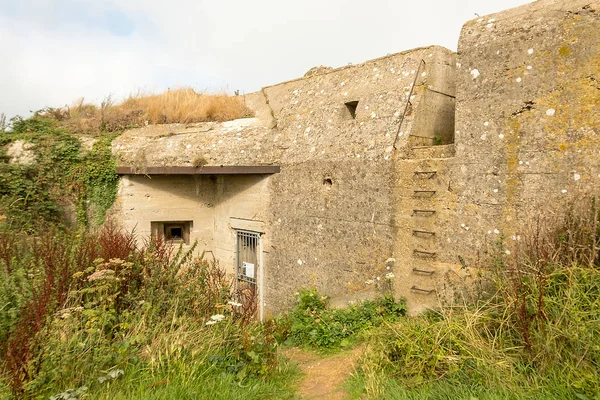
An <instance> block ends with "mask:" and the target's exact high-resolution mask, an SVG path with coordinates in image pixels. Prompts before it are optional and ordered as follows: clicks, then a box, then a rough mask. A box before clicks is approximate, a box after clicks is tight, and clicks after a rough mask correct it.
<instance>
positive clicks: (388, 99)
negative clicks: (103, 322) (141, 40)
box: [113, 0, 600, 314]
mask: <svg viewBox="0 0 600 400" xmlns="http://www.w3.org/2000/svg"><path fill="white" fill-rule="evenodd" d="M599 10H600V5H599V2H598V1H597V0H596V1H589V0H586V1H580V0H576V1H555V0H539V1H537V2H534V3H531V4H528V5H525V6H522V7H518V8H515V9H512V10H507V11H504V12H501V13H498V14H494V15H491V16H487V17H483V18H478V19H475V20H473V21H469V22H467V23H466V24H465V26H464V27H463V30H462V33H461V36H460V41H459V51H458V54H454V53H452V52H451V51H449V50H447V49H444V48H441V47H437V46H432V47H427V48H420V49H415V50H410V51H406V52H403V53H398V54H393V55H389V56H386V57H382V58H379V59H376V60H371V61H368V62H365V63H363V64H359V65H352V66H346V67H342V68H338V69H329V68H323V67H319V68H314V69H312V70H311V71H309V73H307V75H306V76H305V77H303V78H300V79H296V80H293V81H289V82H284V83H281V84H278V85H274V86H269V87H266V88H264V89H262V90H261V91H259V92H257V93H253V94H250V95H247V96H246V97H245V99H246V104H247V105H248V107H250V108H251V109H253V110H254V111H255V115H256V117H255V118H252V119H244V120H237V121H231V122H227V123H202V124H191V125H179V124H174V125H162V126H148V127H144V128H140V129H134V130H130V131H127V132H125V133H124V134H123V135H121V136H120V137H119V138H117V139H116V140H115V141H114V142H113V151H114V154H115V155H116V156H117V157H118V158H119V160H120V161H119V162H120V164H121V165H128V166H133V167H135V168H137V169H138V170H140V171H142V172H143V171H144V168H146V167H155V166H199V167H201V166H203V165H209V166H219V165H226V166H229V165H231V166H255V165H277V166H280V167H281V172H280V173H276V174H272V175H253V176H228V177H225V176H196V177H194V176H188V177H183V176H129V177H123V179H122V181H121V190H120V193H119V200H118V202H117V204H116V206H115V212H118V213H120V215H121V219H122V220H123V221H124V224H125V225H126V226H129V227H131V226H137V228H138V232H144V233H149V232H150V224H151V222H152V221H157V220H164V221H169V220H170V221H173V220H185V221H193V230H194V231H193V235H192V238H193V239H194V240H198V241H199V244H200V246H199V248H200V250H211V251H213V252H214V253H215V255H217V257H218V258H219V259H221V261H222V263H223V265H225V266H227V268H228V271H230V272H231V273H233V271H234V270H233V266H234V265H235V253H234V248H235V232H236V230H239V229H242V230H250V231H256V232H260V233H261V241H262V250H263V253H262V257H263V267H264V275H263V276H262V277H261V278H262V282H263V286H262V287H261V288H260V289H261V290H262V293H263V294H264V302H263V304H262V305H263V306H264V309H265V312H266V313H267V314H268V313H270V312H278V311H280V310H283V309H286V308H289V307H290V306H291V305H292V304H293V302H294V292H296V291H297V290H298V289H299V288H301V287H316V288H317V289H319V290H320V291H323V292H325V293H327V294H329V295H330V296H331V297H332V299H333V302H334V304H336V305H343V304H346V303H347V302H348V301H352V300H359V299H363V298H366V297H371V296H374V295H376V294H377V293H382V292H384V291H386V290H388V289H389V288H388V281H387V280H386V279H385V276H386V275H387V274H390V273H392V274H393V275H394V276H395V278H394V279H393V281H392V282H393V290H394V292H395V293H396V294H397V295H402V296H405V297H406V298H407V300H408V305H409V310H410V312H412V313H416V312H420V311H422V310H424V309H426V308H429V307H437V306H439V305H440V304H442V303H443V302H446V301H452V299H453V298H454V296H456V295H460V293H461V291H462V290H463V289H464V288H465V287H466V286H468V285H469V283H470V282H472V281H473V279H474V275H475V274H476V270H475V267H476V266H477V265H478V264H479V263H480V262H481V261H482V260H485V259H486V258H488V257H490V254H491V253H490V251H491V250H492V249H493V248H495V246H497V244H498V243H499V242H501V241H504V243H503V246H504V247H505V248H507V249H511V246H514V245H515V243H516V242H518V240H519V237H520V234H521V233H522V232H523V229H524V227H526V226H527V224H528V222H527V221H528V218H529V216H530V215H532V214H533V213H534V212H540V210H542V211H543V209H544V207H549V208H552V209H556V208H559V207H561V205H563V204H565V203H566V202H568V201H569V200H571V199H572V196H574V195H575V194H576V193H581V192H586V191H587V192H593V191H597V190H598V188H599V187H600V162H599V161H598V160H600V158H599V157H598V156H599V152H600V139H599V138H600V132H599V129H600V122H599V121H600V108H599V107H598V104H600V83H599V82H600V75H599V74H600V72H599V71H600V40H599V39H600V11H599ZM413 84H414V86H413ZM509 251H510V250H509Z"/></svg>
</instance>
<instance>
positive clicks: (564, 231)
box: [352, 201, 600, 399]
mask: <svg viewBox="0 0 600 400" xmlns="http://www.w3.org/2000/svg"><path fill="white" fill-rule="evenodd" d="M553 217H554V218H556V216H553ZM599 219H600V214H599V213H598V208H597V205H596V204H595V202H594V201H592V202H591V204H589V203H588V204H586V206H585V207H584V206H582V204H579V205H577V206H573V209H572V210H571V211H570V212H569V213H568V214H567V215H566V217H565V218H564V219H563V220H562V221H560V220H559V221H557V220H555V219H554V220H543V219H540V218H537V219H535V220H533V222H532V224H531V226H532V229H531V231H530V232H528V233H527V234H526V235H522V237H521V236H519V237H515V238H512V239H509V241H511V242H512V243H513V244H514V246H512V247H511V249H510V250H508V249H506V248H505V247H504V245H503V244H502V243H499V244H498V249H497V251H496V254H497V256H496V258H495V260H494V262H493V265H492V266H490V269H489V276H490V277H491V278H492V280H493V284H494V286H495V287H496V292H495V294H494V295H493V296H491V298H487V299H485V300H481V301H479V302H478V303H477V304H475V305H463V306H461V307H454V308H451V307H448V308H445V309H443V310H441V311H440V312H435V313H430V314H428V315H426V316H422V317H419V318H414V319H405V320H403V321H401V322H399V323H396V324H391V323H390V324H386V325H385V326H383V327H382V328H380V329H378V330H377V331H375V332H373V333H372V335H371V338H370V340H369V343H370V345H369V349H370V350H369V351H368V353H367V354H366V355H365V357H364V358H363V360H362V365H361V371H360V374H358V375H357V377H356V378H355V379H354V380H353V382H352V387H353V389H354V392H355V394H356V395H357V396H358V395H364V396H365V397H367V398H374V399H375V398H386V399H387V398H389V399H417V398H427V399H438V398H439V399H449V398H471V397H476V398H480V399H481V398H490V399H496V398H502V399H505V398H532V399H533V398H578V399H598V398H600V389H599V388H600V356H599V355H600V262H599V258H598V248H599V247H598V244H599V238H600V230H599V229H598V221H599Z"/></svg>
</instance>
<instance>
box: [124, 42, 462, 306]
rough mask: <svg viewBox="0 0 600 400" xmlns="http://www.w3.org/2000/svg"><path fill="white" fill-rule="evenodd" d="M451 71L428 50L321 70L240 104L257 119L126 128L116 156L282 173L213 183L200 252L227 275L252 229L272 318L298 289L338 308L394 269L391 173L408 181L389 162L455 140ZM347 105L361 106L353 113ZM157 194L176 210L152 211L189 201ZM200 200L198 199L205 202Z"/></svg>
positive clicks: (450, 63)
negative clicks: (240, 232)
mask: <svg viewBox="0 0 600 400" xmlns="http://www.w3.org/2000/svg"><path fill="white" fill-rule="evenodd" d="M454 64H455V60H454V54H453V53H452V52H450V51H449V50H446V49H444V48H441V47H435V46H434V47H429V48H422V49H416V50H412V51H407V52H404V53H399V54H394V55H391V56H387V57H383V58H380V59H376V60H372V61H368V62H366V63H363V64H359V65H354V66H348V67H343V68H339V69H335V70H331V69H326V70H324V71H321V72H320V73H319V72H317V73H316V74H309V76H307V77H304V78H301V79H298V80H294V81H290V82H285V83H282V84H279V85H276V86H271V87H267V88H265V89H263V90H262V91H261V92H258V93H254V94H251V95H248V96H246V102H247V105H248V106H249V107H251V108H252V109H254V110H255V113H256V118H254V119H249V120H243V121H242V120H238V121H232V122H229V123H223V124H216V123H203V124H191V125H186V126H184V125H178V124H174V125H163V126H149V127H144V128H141V129H135V130H131V131H128V132H125V133H124V134H123V135H122V136H121V137H119V138H118V139H116V140H115V141H114V142H113V150H114V152H115V154H117V155H118V157H119V158H120V162H121V163H122V164H125V165H132V166H135V167H138V168H139V169H140V170H143V168H144V167H147V166H196V165H265V164H276V165H280V166H281V173H279V174H275V175H272V176H270V177H258V176H253V177H227V176H217V177H215V179H214V180H210V182H211V183H212V185H213V187H210V188H207V190H208V191H210V192H211V194H207V196H209V198H210V201H211V204H212V207H211V208H210V212H211V213H212V214H210V216H207V217H206V221H207V222H208V219H209V218H211V217H212V218H213V222H214V225H213V227H212V229H213V235H212V236H211V240H212V247H207V249H208V248H210V249H212V250H213V251H214V253H215V256H216V257H217V258H218V259H219V260H220V262H221V264H222V265H223V266H225V267H226V268H227V270H228V271H230V272H232V273H233V263H234V248H235V247H234V246H235V237H234V235H235V231H234V229H235V228H240V227H241V228H243V227H244V226H246V227H247V226H251V227H253V228H245V229H249V230H256V231H259V232H262V233H263V236H262V240H263V249H264V254H263V258H264V266H265V276H264V278H265V290H264V294H265V306H266V311H267V312H276V311H278V310H281V309H284V308H286V307H288V306H290V305H291V304H292V303H293V301H294V293H295V292H296V291H297V290H298V289H299V288H301V287H316V288H318V289H319V290H321V291H323V292H325V293H328V294H329V295H331V296H333V298H334V302H335V303H337V304H345V303H346V302H347V301H349V300H354V299H360V298H365V297H369V296H373V295H374V293H375V292H376V291H377V290H378V289H377V287H381V284H382V283H383V279H384V275H385V273H388V272H391V270H388V269H386V264H385V261H386V260H387V259H388V258H390V257H392V256H393V255H394V247H395V246H396V238H395V231H396V226H395V221H396V219H397V218H396V215H395V213H396V212H397V208H398V207H397V205H396V203H395V202H396V182H400V181H402V180H403V179H405V177H403V176H396V174H397V173H398V172H402V173H403V171H400V170H398V169H397V168H396V165H397V161H398V160H401V159H402V158H403V157H410V156H411V154H412V152H413V150H412V148H411V147H412V146H413V145H414V144H415V143H414V141H413V139H411V135H412V134H413V133H414V135H415V137H417V139H416V140H417V141H423V140H425V143H426V144H431V143H432V142H433V141H434V140H437V139H436V138H437V137H439V138H441V139H440V140H443V141H449V140H451V137H452V135H453V131H454V120H453V107H454V75H453V73H452V71H453V69H454ZM415 82H416V86H415V87H414V89H412V86H413V83H415ZM411 89H412V90H411ZM409 97H410V102H409ZM349 102H358V104H357V106H356V109H355V110H352V111H354V115H352V112H351V111H350V110H349V108H348V107H347V105H346V103H349ZM407 105H408V106H407ZM405 110H406V113H405ZM400 121H402V126H401V127H400V129H399V123H400ZM135 179H136V180H138V181H142V182H145V179H146V180H147V179H148V178H135ZM178 179H184V180H185V179H188V180H189V179H190V178H178ZM206 179H207V178H202V180H206ZM162 182H163V183H161V184H162V185H164V184H166V182H167V181H166V180H165V181H162ZM161 184H159V186H160V185H161ZM140 189H145V188H144V187H143V186H142V187H138V188H137V189H136V188H132V189H131V192H122V194H121V196H120V197H123V196H138V197H140V196H141V197H140V198H132V199H129V200H128V203H127V205H131V204H136V202H138V201H143V200H144V199H145V197H144V195H143V194H139V193H138V192H139V190H140ZM163 189H164V190H165V191H166V192H169V193H171V194H172V197H171V200H172V202H171V204H167V203H166V202H163V203H157V202H155V203H154V204H152V206H154V207H159V208H162V209H163V210H165V211H164V212H166V213H167V214H168V215H174V214H173V213H176V212H179V211H178V210H179V206H178V203H179V197H181V196H182V195H184V193H183V192H181V191H178V190H176V189H174V188H173V187H172V186H171V187H169V188H163ZM163 189H160V188H159V187H156V190H163ZM189 190H191V189H189ZM133 193H135V194H133ZM196 200H197V201H199V202H205V200H204V199H203V198H202V195H200V196H199V197H198V198H197V199H196ZM125 201H126V200H121V202H125ZM124 210H125V211H123V212H124V213H127V211H126V207H125V208H124ZM166 210H170V211H166ZM186 210H191V208H189V207H188V208H186ZM145 212H150V208H144V209H143V210H141V211H140V213H138V214H132V213H128V214H125V217H124V220H126V221H129V222H128V223H129V224H133V223H134V222H133V221H137V220H140V221H148V216H147V215H145V214H144V215H142V214H143V213H145ZM172 212H173V213H172ZM196 226H197V225H196V223H194V229H196ZM205 243H206V245H207V246H208V245H209V242H208V239H207V240H205ZM378 278H379V280H378ZM371 281H373V283H372V284H371V283H369V282H371Z"/></svg>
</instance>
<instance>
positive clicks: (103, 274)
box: [87, 269, 115, 282]
mask: <svg viewBox="0 0 600 400" xmlns="http://www.w3.org/2000/svg"><path fill="white" fill-rule="evenodd" d="M114 278H115V271H113V270H112V269H102V270H100V271H96V272H94V273H93V274H91V275H90V276H88V278H87V280H88V282H93V281H101V280H109V279H114Z"/></svg>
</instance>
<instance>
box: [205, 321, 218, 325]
mask: <svg viewBox="0 0 600 400" xmlns="http://www.w3.org/2000/svg"><path fill="white" fill-rule="evenodd" d="M216 323H217V321H206V325H214V324H216Z"/></svg>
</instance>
